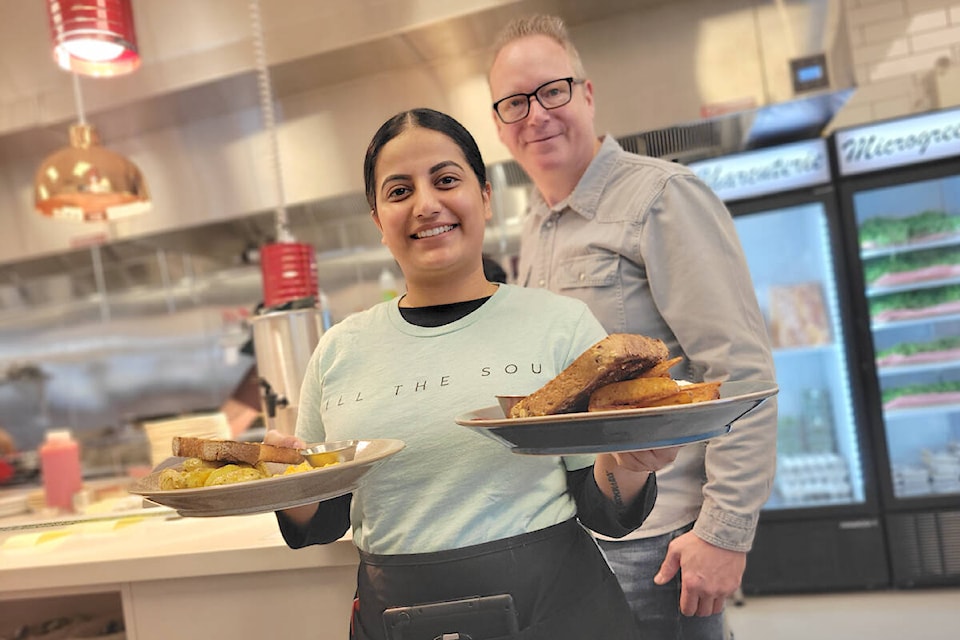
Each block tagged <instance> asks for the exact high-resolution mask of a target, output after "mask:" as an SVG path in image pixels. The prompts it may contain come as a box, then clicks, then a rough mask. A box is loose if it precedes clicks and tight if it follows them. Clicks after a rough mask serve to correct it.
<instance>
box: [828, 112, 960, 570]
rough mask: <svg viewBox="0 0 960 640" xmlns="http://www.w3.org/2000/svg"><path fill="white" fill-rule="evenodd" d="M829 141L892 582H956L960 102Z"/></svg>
mask: <svg viewBox="0 0 960 640" xmlns="http://www.w3.org/2000/svg"><path fill="white" fill-rule="evenodd" d="M832 143H833V144H832V148H833V151H834V161H835V165H836V174H837V175H838V190H839V194H840V203H841V208H842V210H843V214H844V215H843V221H844V226H845V234H846V235H847V237H848V238H849V244H848V247H849V250H848V259H849V263H850V265H851V267H850V271H851V273H852V276H853V281H854V287H855V288H856V289H857V290H858V292H859V295H858V296H856V298H855V304H857V305H858V306H859V309H858V312H857V313H858V315H859V316H860V317H861V318H862V319H863V321H862V322H861V323H860V326H859V332H860V334H861V335H860V339H861V340H862V342H863V343H864V346H865V349H863V350H862V352H863V353H864V354H865V356H866V357H865V359H864V361H863V363H862V367H861V369H862V372H863V378H864V386H865V388H866V389H867V391H868V396H869V397H868V400H869V404H868V411H869V413H870V422H871V423H872V426H873V428H874V430H875V432H876V440H877V442H878V446H877V452H878V457H877V468H878V471H879V484H880V491H881V504H882V506H883V512H884V516H883V518H884V520H885V522H886V529H887V532H888V537H889V547H890V565H891V568H892V576H893V582H894V584H895V585H896V586H914V585H937V584H960V109H954V110H949V111H935V112H929V113H925V114H922V115H918V116H914V117H910V118H903V119H898V120H889V121H884V122H878V123H872V124H870V125H867V126H862V127H856V128H849V129H844V130H839V131H837V132H835V133H834V135H833V138H832Z"/></svg>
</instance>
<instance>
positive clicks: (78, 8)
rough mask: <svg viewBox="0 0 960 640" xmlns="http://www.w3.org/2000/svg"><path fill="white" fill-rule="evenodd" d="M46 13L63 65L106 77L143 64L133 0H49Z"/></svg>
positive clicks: (85, 73) (64, 67)
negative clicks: (138, 45)
mask: <svg viewBox="0 0 960 640" xmlns="http://www.w3.org/2000/svg"><path fill="white" fill-rule="evenodd" d="M47 15H48V17H49V19H50V35H51V38H52V39H53V45H54V47H53V59H54V60H56V62H57V64H58V65H59V66H60V67H61V68H63V69H65V70H67V71H71V72H73V73H79V74H82V75H86V76H95V77H105V76H118V75H123V74H125V73H130V72H131V71H134V70H135V69H136V68H137V67H139V66H140V54H139V52H138V51H137V33H136V30H135V29H134V24H133V9H132V8H131V6H130V0H47Z"/></svg>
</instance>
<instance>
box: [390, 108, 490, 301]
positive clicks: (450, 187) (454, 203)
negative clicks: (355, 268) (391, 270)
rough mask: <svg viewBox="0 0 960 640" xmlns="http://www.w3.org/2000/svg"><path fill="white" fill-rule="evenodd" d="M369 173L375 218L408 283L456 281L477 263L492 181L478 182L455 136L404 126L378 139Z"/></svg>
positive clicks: (488, 210) (467, 273) (450, 283)
mask: <svg viewBox="0 0 960 640" xmlns="http://www.w3.org/2000/svg"><path fill="white" fill-rule="evenodd" d="M374 176H375V180H376V203H377V204H376V208H375V209H374V210H373V212H372V213H373V219H374V222H376V224H377V226H378V227H379V228H380V233H381V234H383V238H382V240H381V242H383V244H385V245H386V246H387V247H388V248H389V249H390V253H392V254H393V257H394V258H395V259H396V260H397V263H398V264H399V265H400V268H401V269H402V270H403V274H404V277H405V278H406V280H407V284H408V285H410V284H415V283H417V282H429V281H431V280H439V279H441V278H443V279H446V280H444V282H446V283H447V284H449V285H455V284H457V280H456V278H457V276H462V277H463V278H466V277H467V276H469V275H470V274H472V273H474V272H475V271H476V270H477V269H479V268H480V265H481V253H482V251H483V233H484V228H485V226H486V221H487V220H489V219H490V217H491V215H492V211H491V209H490V185H489V184H484V185H481V184H480V182H479V180H478V179H477V176H476V174H474V172H473V170H472V169H470V165H469V164H468V163H467V160H466V157H465V156H464V155H463V151H462V150H461V149H460V147H459V146H458V145H457V144H456V143H455V142H454V141H453V140H451V139H450V138H449V137H447V136H446V135H444V134H443V133H440V132H439V131H434V130H433V129H424V128H422V127H413V128H410V129H407V130H406V131H404V132H403V133H401V134H400V135H398V136H397V137H396V138H394V139H393V140H391V141H390V142H388V143H387V144H386V145H384V146H383V148H382V149H381V151H380V155H379V158H378V159H377V161H376V167H375V173H374Z"/></svg>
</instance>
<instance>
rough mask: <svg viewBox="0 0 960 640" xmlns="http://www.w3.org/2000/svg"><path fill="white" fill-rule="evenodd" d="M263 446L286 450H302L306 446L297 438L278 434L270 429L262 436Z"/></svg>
mask: <svg viewBox="0 0 960 640" xmlns="http://www.w3.org/2000/svg"><path fill="white" fill-rule="evenodd" d="M263 444H271V445H273V446H275V447H286V448H287V449H303V448H305V447H306V446H307V445H306V443H305V442H304V441H303V440H301V439H300V438H298V437H297V436H291V435H286V434H284V433H280V432H279V431H277V430H276V429H270V430H269V431H267V432H266V433H265V434H263Z"/></svg>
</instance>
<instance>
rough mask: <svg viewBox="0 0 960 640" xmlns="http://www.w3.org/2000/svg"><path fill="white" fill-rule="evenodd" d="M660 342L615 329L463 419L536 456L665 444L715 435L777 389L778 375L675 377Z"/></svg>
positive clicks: (459, 420)
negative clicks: (553, 371)
mask: <svg viewBox="0 0 960 640" xmlns="http://www.w3.org/2000/svg"><path fill="white" fill-rule="evenodd" d="M678 360H679V359H677V358H673V359H670V358H668V357H667V351H666V347H665V346H663V343H662V342H660V341H659V340H654V339H651V338H646V337H644V336H637V335H632V334H612V335H611V336H608V337H607V338H605V339H604V340H602V341H600V342H598V343H597V344H595V345H594V346H593V347H591V348H590V349H589V350H587V351H586V352H584V354H582V355H581V356H580V357H579V358H577V359H576V360H575V361H574V362H573V363H572V364H571V365H570V366H569V367H567V368H566V369H564V370H563V371H562V372H561V373H560V374H559V375H557V376H556V377H555V378H553V379H552V380H550V381H549V382H548V383H547V384H546V385H544V386H543V387H541V388H540V389H538V390H537V391H535V392H533V393H531V394H529V395H526V396H522V397H517V398H516V400H517V401H516V402H513V401H512V400H511V399H510V398H507V397H499V398H498V399H499V400H500V403H499V404H497V405H493V406H489V407H485V408H482V409H477V410H475V411H470V412H468V413H466V414H463V415H460V416H458V417H457V418H456V422H457V424H459V425H462V426H464V427H467V428H470V429H473V430H475V431H477V432H479V433H482V434H483V435H485V436H488V437H490V438H493V439H494V440H497V441H498V442H500V443H501V444H503V445H505V446H507V447H509V448H510V449H511V451H513V452H514V453H522V454H531V455H573V454H595V453H609V452H617V451H637V450H643V449H660V448H664V447H673V446H679V445H684V444H689V443H692V442H700V441H704V440H709V439H712V438H716V437H719V436H722V435H724V434H726V433H727V432H728V431H730V429H731V425H732V424H733V423H734V422H736V421H737V420H739V419H740V418H742V417H743V416H745V415H746V414H747V413H749V412H751V411H753V410H754V409H755V408H757V407H758V406H759V405H760V404H761V403H762V402H763V401H764V400H766V399H767V398H770V397H771V396H774V395H776V393H777V391H778V387H777V384H776V383H775V382H774V381H728V382H723V383H719V382H711V383H690V382H686V381H683V380H674V379H672V378H671V377H670V376H669V373H668V372H669V369H670V367H672V366H673V365H675V364H676V363H677V362H678Z"/></svg>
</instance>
